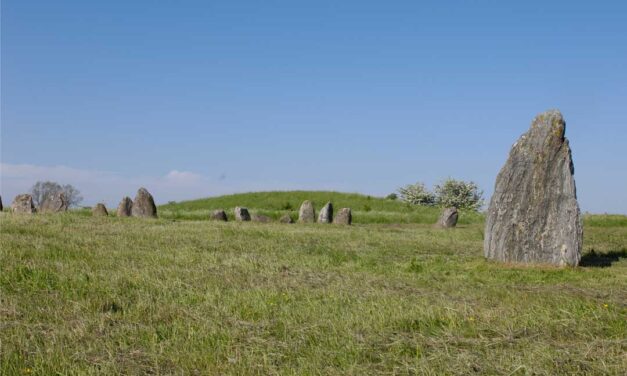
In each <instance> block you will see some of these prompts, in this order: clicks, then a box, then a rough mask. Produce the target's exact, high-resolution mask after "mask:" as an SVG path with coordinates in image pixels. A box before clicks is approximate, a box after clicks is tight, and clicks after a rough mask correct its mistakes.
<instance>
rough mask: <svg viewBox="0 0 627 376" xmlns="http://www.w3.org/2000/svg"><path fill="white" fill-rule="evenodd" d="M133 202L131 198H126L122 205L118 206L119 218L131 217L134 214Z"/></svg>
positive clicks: (121, 202) (117, 213)
mask: <svg viewBox="0 0 627 376" xmlns="http://www.w3.org/2000/svg"><path fill="white" fill-rule="evenodd" d="M132 211H133V200H131V198H130V197H128V196H127V197H124V198H123V199H122V201H120V204H119V205H118V209H117V211H116V215H117V216H118V217H130V216H131V215H132V214H133V213H132Z"/></svg>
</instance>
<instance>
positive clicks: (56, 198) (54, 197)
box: [39, 192, 68, 213]
mask: <svg viewBox="0 0 627 376" xmlns="http://www.w3.org/2000/svg"><path fill="white" fill-rule="evenodd" d="M67 207H68V202H67V200H66V199H65V193H63V192H55V193H52V194H50V195H49V196H48V197H46V199H45V200H44V202H42V203H41V205H40V206H39V211H40V212H42V213H59V212H64V211H67Z"/></svg>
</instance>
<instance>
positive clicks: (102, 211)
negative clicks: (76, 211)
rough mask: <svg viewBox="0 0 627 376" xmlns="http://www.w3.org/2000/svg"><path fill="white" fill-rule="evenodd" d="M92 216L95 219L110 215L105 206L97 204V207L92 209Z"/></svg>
mask: <svg viewBox="0 0 627 376" xmlns="http://www.w3.org/2000/svg"><path fill="white" fill-rule="evenodd" d="M91 215H93V216H94V217H106V216H108V215H109V212H108V211H107V207H106V206H105V205H104V204H96V206H94V207H93V208H91Z"/></svg>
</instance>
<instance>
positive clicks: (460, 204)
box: [435, 178, 484, 210]
mask: <svg viewBox="0 0 627 376" xmlns="http://www.w3.org/2000/svg"><path fill="white" fill-rule="evenodd" d="M435 195H436V204H437V205H439V206H443V207H455V208H457V209H467V210H479V209H480V208H481V207H482V206H483V204H484V200H483V191H480V190H479V187H478V186H477V184H475V183H474V182H472V181H471V182H465V181H463V180H455V179H451V178H448V179H446V180H445V181H443V182H442V183H440V184H438V185H436V186H435Z"/></svg>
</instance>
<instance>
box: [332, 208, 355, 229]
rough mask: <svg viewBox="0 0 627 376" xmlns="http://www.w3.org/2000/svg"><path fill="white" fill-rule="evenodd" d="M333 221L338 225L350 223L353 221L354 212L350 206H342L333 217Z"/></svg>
mask: <svg viewBox="0 0 627 376" xmlns="http://www.w3.org/2000/svg"><path fill="white" fill-rule="evenodd" d="M333 223H335V224H338V225H350V224H351V223H353V214H352V212H351V209H350V208H342V209H340V211H339V212H338V213H337V215H336V216H335V218H334V219H333Z"/></svg>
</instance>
